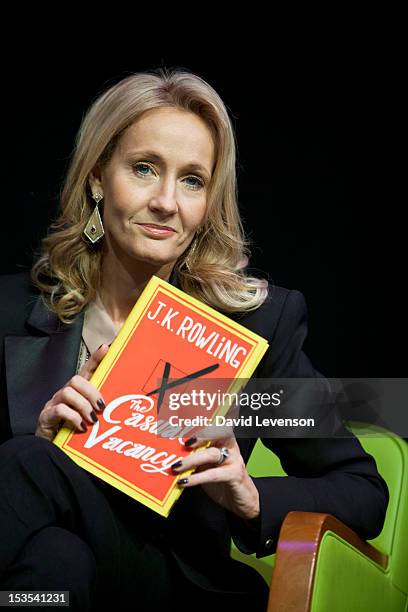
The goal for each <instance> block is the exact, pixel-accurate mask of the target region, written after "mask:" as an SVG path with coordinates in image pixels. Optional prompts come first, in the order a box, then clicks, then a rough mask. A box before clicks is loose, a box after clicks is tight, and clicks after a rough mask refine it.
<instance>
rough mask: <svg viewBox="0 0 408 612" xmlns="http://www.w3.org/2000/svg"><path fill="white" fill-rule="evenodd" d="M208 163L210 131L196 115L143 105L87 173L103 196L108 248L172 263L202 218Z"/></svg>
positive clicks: (211, 153)
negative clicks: (105, 157) (106, 156)
mask: <svg viewBox="0 0 408 612" xmlns="http://www.w3.org/2000/svg"><path fill="white" fill-rule="evenodd" d="M213 164H214V143H213V140H212V136H211V132H210V130H209V129H208V127H207V126H206V124H205V123H204V122H203V120H202V119H200V117H198V116H197V115H195V114H193V113H191V112H188V111H183V110H180V109H174V108H160V109H152V110H149V111H146V112H145V113H144V114H143V115H142V116H141V117H140V118H139V119H138V120H137V121H136V122H135V123H133V124H132V125H131V126H130V127H129V128H128V129H127V130H126V131H125V133H124V134H123V136H122V138H121V140H120V142H119V143H118V145H117V147H116V149H115V152H114V154H113V156H112V158H111V159H110V161H109V163H108V164H107V165H106V166H105V167H104V168H102V170H101V171H100V170H99V169H95V170H94V172H93V173H92V174H91V177H90V183H91V187H92V189H93V192H94V193H95V192H96V191H99V192H100V193H101V194H102V195H103V197H104V200H103V225H104V229H105V236H104V239H105V248H106V249H107V252H108V255H109V254H110V255H114V257H116V258H118V259H120V260H123V259H124V258H125V259H129V258H130V259H131V260H133V259H134V260H137V261H138V262H145V263H146V264H148V265H149V266H151V265H153V266H156V265H157V266H158V267H161V266H166V267H167V264H174V263H175V262H176V260H177V259H178V257H179V256H180V255H181V254H182V253H183V252H184V251H185V249H186V248H187V247H188V245H189V244H190V242H191V241H192V239H193V236H194V233H195V232H196V230H197V228H198V227H199V226H200V224H201V223H202V221H203V219H204V215H205V210H206V204H207V197H208V191H209V183H210V180H211V175H212V169H213ZM171 267H172V266H171Z"/></svg>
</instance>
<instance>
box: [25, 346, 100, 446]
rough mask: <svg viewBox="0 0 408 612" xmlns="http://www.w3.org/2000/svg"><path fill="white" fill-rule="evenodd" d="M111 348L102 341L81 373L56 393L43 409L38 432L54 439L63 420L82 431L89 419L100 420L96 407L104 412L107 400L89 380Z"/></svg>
mask: <svg viewBox="0 0 408 612" xmlns="http://www.w3.org/2000/svg"><path fill="white" fill-rule="evenodd" d="M108 350H109V346H108V345H107V344H102V345H101V346H100V347H99V348H98V350H96V351H94V352H93V353H92V355H91V356H90V357H89V359H88V361H86V362H85V363H84V365H83V366H82V368H81V370H80V371H79V374H76V375H75V376H73V377H72V378H71V379H70V380H69V381H68V382H67V383H66V384H65V385H64V386H63V387H62V388H61V389H59V390H58V391H57V392H56V393H54V395H53V396H52V398H51V399H50V400H49V401H48V402H47V403H46V404H45V406H44V408H43V409H42V411H41V412H40V415H39V417H38V421H37V429H36V431H35V435H36V436H39V437H41V438H47V440H50V441H52V440H53V439H54V437H55V435H56V434H57V432H58V429H59V428H60V425H62V424H63V421H67V422H68V423H69V424H70V425H71V426H72V425H73V426H74V427H76V428H77V429H78V430H79V431H82V432H85V431H86V430H87V426H86V421H88V423H91V424H92V425H93V423H95V422H96V421H97V418H98V417H97V416H96V412H95V410H98V411H99V412H101V411H102V410H103V409H104V408H105V403H104V401H103V398H102V396H101V394H100V393H99V391H98V390H97V389H96V388H95V387H94V386H93V385H92V384H91V383H90V382H88V381H89V379H90V378H91V376H92V375H93V373H94V372H95V370H96V368H97V367H98V365H99V363H100V362H101V361H102V359H103V358H104V357H105V355H106V353H107V352H108ZM94 409H95V410H94Z"/></svg>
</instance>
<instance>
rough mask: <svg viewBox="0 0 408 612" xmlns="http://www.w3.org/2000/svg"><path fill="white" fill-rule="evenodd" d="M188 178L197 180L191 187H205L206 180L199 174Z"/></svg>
mask: <svg viewBox="0 0 408 612" xmlns="http://www.w3.org/2000/svg"><path fill="white" fill-rule="evenodd" d="M187 179H193V181H196V183H195V185H194V186H190V187H189V189H194V190H196V189H202V188H203V187H204V182H203V181H202V180H201V179H200V178H198V177H197V176H188V177H187ZM187 179H186V180H187Z"/></svg>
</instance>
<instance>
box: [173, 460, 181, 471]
mask: <svg viewBox="0 0 408 612" xmlns="http://www.w3.org/2000/svg"><path fill="white" fill-rule="evenodd" d="M182 463H183V461H182V460H181V459H180V461H176V463H173V465H172V466H171V468H172V469H173V470H174V469H175V468H179V467H180V466H181V464H182Z"/></svg>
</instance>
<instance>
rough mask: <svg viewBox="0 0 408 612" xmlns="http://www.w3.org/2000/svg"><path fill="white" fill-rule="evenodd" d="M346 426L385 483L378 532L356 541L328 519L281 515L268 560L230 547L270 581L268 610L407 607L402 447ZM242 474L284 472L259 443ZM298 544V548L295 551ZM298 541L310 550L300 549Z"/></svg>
mask: <svg viewBox="0 0 408 612" xmlns="http://www.w3.org/2000/svg"><path fill="white" fill-rule="evenodd" d="M347 425H348V427H349V428H350V429H351V430H352V431H353V433H354V434H355V435H356V436H357V437H358V438H359V440H360V442H361V445H362V446H363V448H364V449H365V450H366V451H367V452H368V453H370V454H371V455H372V456H373V457H374V459H375V461H376V463H377V469H378V471H379V473H380V474H381V475H382V477H383V478H384V480H385V481H386V483H387V485H388V489H389V492H390V501H389V505H388V509H387V514H386V518H385V522H384V527H383V530H382V532H381V534H380V535H379V536H378V537H377V538H375V539H373V540H370V541H369V542H364V541H363V540H362V539H361V538H360V537H359V536H358V535H357V534H356V533H354V532H353V531H352V530H351V529H349V528H348V527H347V526H346V525H344V524H343V523H341V522H340V521H339V520H337V519H336V518H335V517H333V516H331V515H329V514H323V513H314V512H289V513H288V515H287V516H286V518H285V520H284V521H283V523H282V527H281V530H280V534H279V541H278V545H277V549H276V553H275V554H274V555H271V556H269V557H263V558H262V559H257V558H256V557H255V554H253V555H245V554H243V553H241V552H240V551H239V550H238V549H237V548H236V546H235V545H234V543H233V542H231V556H232V557H233V558H234V559H238V560H239V561H242V562H244V563H247V564H248V565H251V566H252V567H254V568H255V569H256V570H257V571H259V572H260V573H261V574H262V575H263V576H264V578H265V580H266V581H267V582H268V584H270V597H269V605H268V612H343V611H344V610H347V611H348V612H365V611H369V612H406V611H407V610H408V472H407V467H408V444H407V442H406V441H405V440H403V439H402V438H400V437H398V436H396V435H395V434H393V433H392V432H389V431H387V430H384V429H382V428H380V427H376V426H373V425H366V424H364V423H357V422H349V423H348V424H347ZM247 469H248V472H249V474H251V476H270V475H273V476H285V475H286V473H285V472H284V471H283V469H282V467H281V465H280V461H279V459H278V457H277V456H276V455H274V453H272V452H271V451H270V450H269V449H267V448H266V447H265V446H264V445H263V444H262V442H261V441H260V440H258V441H257V442H256V445H255V447H254V450H253V452H252V454H251V457H250V459H249V461H248V464H247ZM300 541H301V542H302V548H299V549H298V550H296V544H297V543H299V542H300ZM305 541H306V542H309V543H310V545H309V546H304V543H305ZM282 542H285V544H286V545H285V546H282ZM288 542H290V545H289V546H288Z"/></svg>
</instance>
